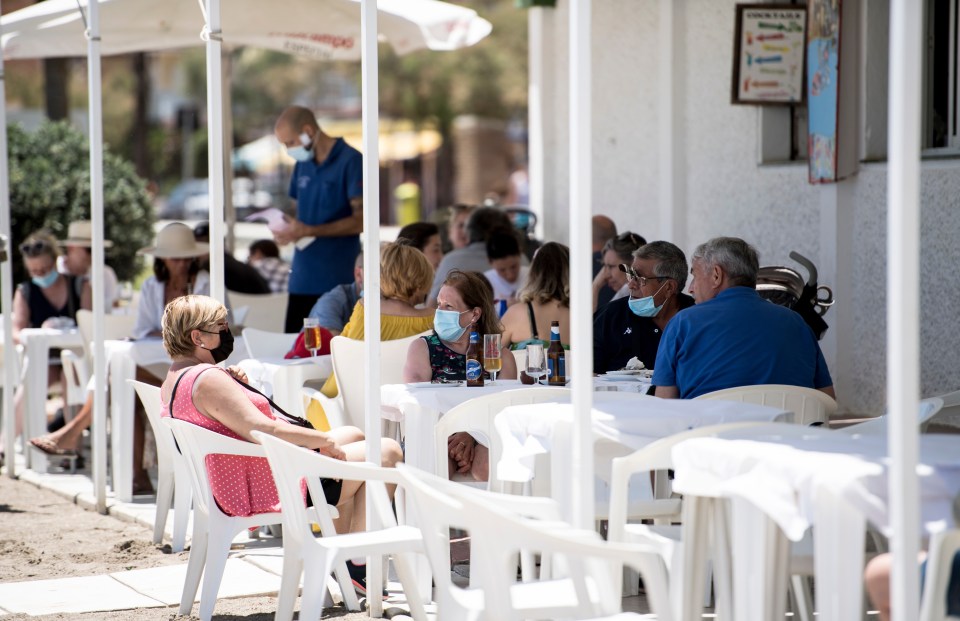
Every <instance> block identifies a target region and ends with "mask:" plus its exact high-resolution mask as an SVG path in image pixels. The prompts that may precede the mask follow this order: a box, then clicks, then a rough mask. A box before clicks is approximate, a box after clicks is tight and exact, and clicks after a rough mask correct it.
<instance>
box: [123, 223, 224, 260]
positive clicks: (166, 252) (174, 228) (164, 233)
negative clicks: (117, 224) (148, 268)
mask: <svg viewBox="0 0 960 621" xmlns="http://www.w3.org/2000/svg"><path fill="white" fill-rule="evenodd" d="M209 251H210V245H209V244H202V243H199V242H197V241H196V240H195V239H194V238H193V230H192V229H191V228H190V227H189V226H187V225H186V224H183V223H182V222H171V223H170V224H168V225H167V226H165V227H163V228H162V229H160V232H159V233H157V244H156V245H155V246H150V247H147V248H141V249H140V250H138V251H137V254H150V255H153V256H155V257H157V258H158V259H188V258H190V257H199V256H203V255H205V254H207V253H208V252H209Z"/></svg>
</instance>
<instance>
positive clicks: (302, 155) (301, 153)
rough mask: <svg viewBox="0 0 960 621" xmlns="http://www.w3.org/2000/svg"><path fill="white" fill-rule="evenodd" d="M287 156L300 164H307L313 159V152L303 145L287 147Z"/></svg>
mask: <svg viewBox="0 0 960 621" xmlns="http://www.w3.org/2000/svg"><path fill="white" fill-rule="evenodd" d="M287 155H289V156H290V157H292V158H293V159H295V160H297V161H298V162H306V161H308V160H309V159H310V158H311V157H313V151H312V150H310V149H308V148H306V147H305V146H303V145H299V144H298V145H297V146H295V147H287Z"/></svg>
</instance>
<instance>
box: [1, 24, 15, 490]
mask: <svg viewBox="0 0 960 621" xmlns="http://www.w3.org/2000/svg"><path fill="white" fill-rule="evenodd" d="M2 35H3V27H2V26H0V36H2ZM6 100H7V88H6V79H5V77H4V66H3V56H2V55H0V237H2V240H0V241H2V242H3V244H4V246H5V249H6V252H7V260H6V261H3V262H0V296H2V297H0V312H2V313H3V315H2V317H3V334H4V343H3V372H4V382H3V436H4V446H3V447H0V448H2V449H3V452H4V454H5V455H6V458H7V460H6V461H7V463H6V466H7V476H8V477H10V478H11V479H14V478H16V476H17V472H16V459H15V458H14V445H15V442H16V438H15V437H14V431H15V430H16V425H15V422H14V411H13V390H14V386H16V384H17V377H16V364H17V358H16V355H17V354H16V349H15V347H14V345H13V341H12V338H11V336H12V334H13V267H12V265H13V253H14V252H17V249H16V248H14V246H13V237H12V236H11V235H10V230H11V227H10V183H9V179H10V166H9V162H8V159H7V153H8V149H7V114H6V106H5V105H3V102H5V101H6Z"/></svg>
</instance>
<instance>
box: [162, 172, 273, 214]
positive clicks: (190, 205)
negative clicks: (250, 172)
mask: <svg viewBox="0 0 960 621" xmlns="http://www.w3.org/2000/svg"><path fill="white" fill-rule="evenodd" d="M209 185H210V184H209V181H208V180H207V179H185V180H184V181H181V182H180V183H179V184H177V186H176V187H174V188H173V190H172V191H171V192H170V195H169V196H168V197H167V198H166V200H161V201H159V202H158V204H157V217H158V218H159V219H161V220H205V219H207V218H208V217H209V212H210V189H209ZM231 187H232V188H233V205H234V207H235V208H236V210H237V218H238V219H241V218H243V217H245V216H247V215H249V214H251V213H253V212H254V211H257V210H259V209H263V208H265V207H270V206H271V205H272V204H273V197H272V196H271V195H270V193H269V192H267V191H265V190H259V189H257V187H256V184H255V183H254V181H253V179H249V178H247V177H237V178H235V179H234V180H233V184H232V186H231Z"/></svg>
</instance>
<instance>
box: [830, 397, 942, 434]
mask: <svg viewBox="0 0 960 621" xmlns="http://www.w3.org/2000/svg"><path fill="white" fill-rule="evenodd" d="M942 408H943V399H941V398H940V397H931V398H929V399H924V400H923V401H921V402H920V409H919V410H918V411H917V424H918V425H920V429H921V430H923V429H924V427H926V425H927V423H929V422H930V419H932V418H933V417H934V416H936V415H937V413H938V412H940V410H941V409H942ZM839 431H842V432H844V433H850V434H860V435H886V434H887V415H886V414H883V415H882V416H877V417H875V418H872V419H870V420H868V421H865V422H862V423H857V424H856V425H850V426H849V427H844V428H843V429H840V430H839Z"/></svg>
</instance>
